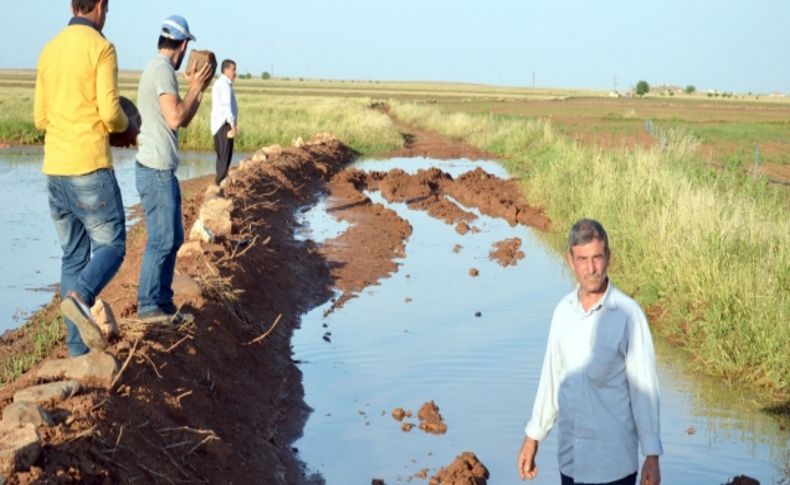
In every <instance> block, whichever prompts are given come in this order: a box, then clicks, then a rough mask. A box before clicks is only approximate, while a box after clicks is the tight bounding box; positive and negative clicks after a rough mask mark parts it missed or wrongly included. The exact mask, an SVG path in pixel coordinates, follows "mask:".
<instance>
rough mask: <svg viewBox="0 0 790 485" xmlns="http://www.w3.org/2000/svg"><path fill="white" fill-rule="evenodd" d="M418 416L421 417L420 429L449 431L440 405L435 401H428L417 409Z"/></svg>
mask: <svg viewBox="0 0 790 485" xmlns="http://www.w3.org/2000/svg"><path fill="white" fill-rule="evenodd" d="M417 417H418V418H420V429H421V430H423V431H425V432H426V433H432V434H444V433H446V432H447V425H446V424H445V423H444V420H443V419H442V415H441V414H439V406H437V405H436V403H435V402H433V401H431V402H426V403H425V404H423V405H422V407H421V408H420V410H419V411H417Z"/></svg>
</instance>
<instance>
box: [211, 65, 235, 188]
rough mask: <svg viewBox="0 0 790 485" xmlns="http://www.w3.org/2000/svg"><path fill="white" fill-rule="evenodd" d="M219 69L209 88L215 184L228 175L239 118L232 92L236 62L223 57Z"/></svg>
mask: <svg viewBox="0 0 790 485" xmlns="http://www.w3.org/2000/svg"><path fill="white" fill-rule="evenodd" d="M220 70H221V71H222V73H221V74H220V76H219V78H218V79H217V80H216V81H215V82H214V87H213V88H211V133H212V134H213V135H214V148H215V149H216V151H217V177H216V179H215V181H216V183H217V185H219V184H220V183H221V182H222V181H223V180H224V179H225V177H227V176H228V168H229V167H230V161H231V159H232V158H233V141H234V140H235V139H236V134H237V123H238V118H239V105H238V104H237V103H236V93H234V92H233V81H235V80H236V63H235V62H233V61H232V60H230V59H225V60H224V61H222V65H221V68H220Z"/></svg>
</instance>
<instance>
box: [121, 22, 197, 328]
mask: <svg viewBox="0 0 790 485" xmlns="http://www.w3.org/2000/svg"><path fill="white" fill-rule="evenodd" d="M194 40H195V37H194V36H193V35H192V34H191V33H190V32H189V24H188V23H187V21H186V19H184V18H183V17H181V16H179V15H171V16H170V17H168V18H166V19H165V20H164V21H163V22H162V30H161V32H160V36H159V42H158V49H159V52H158V53H157V55H156V57H154V59H153V60H152V61H151V62H150V63H149V64H148V66H147V67H146V68H145V70H144V71H143V75H142V77H141V78H140V86H139V88H138V92H137V105H138V109H139V110H140V116H141V117H142V119H143V127H142V130H141V132H140V135H139V137H138V144H139V149H138V151H137V163H136V164H135V179H136V184H137V191H138V192H139V193H140V202H141V204H142V206H143V210H144V212H145V225H146V228H147V231H148V242H147V244H146V247H145V255H144V256H143V263H142V266H141V268H140V284H139V287H138V290H137V315H138V318H139V319H140V320H142V321H145V322H151V323H152V322H163V321H174V320H175V319H176V318H177V317H178V315H177V311H176V307H175V305H173V290H172V288H171V287H172V284H173V272H174V271H175V265H176V253H177V252H178V248H179V247H181V244H182V243H183V242H184V223H183V220H182V216H181V191H180V189H179V186H178V179H177V178H176V173H175V172H176V169H177V168H178V161H179V159H178V129H179V128H182V127H186V126H188V125H189V123H190V121H192V118H193V117H194V116H195V114H196V113H197V110H198V108H199V107H200V101H201V99H202V98H203V91H205V89H206V88H207V87H208V83H209V80H210V79H211V76H212V72H211V68H210V66H209V65H204V66H203V68H202V69H200V70H199V71H197V72H191V73H186V74H185V77H186V79H187V82H188V84H189V89H188V91H187V94H186V96H185V97H184V98H183V99H182V98H181V96H180V95H179V94H178V80H177V79H176V71H177V70H178V69H179V68H180V67H181V62H182V61H183V60H184V56H185V54H186V50H187V45H188V44H189V41H194Z"/></svg>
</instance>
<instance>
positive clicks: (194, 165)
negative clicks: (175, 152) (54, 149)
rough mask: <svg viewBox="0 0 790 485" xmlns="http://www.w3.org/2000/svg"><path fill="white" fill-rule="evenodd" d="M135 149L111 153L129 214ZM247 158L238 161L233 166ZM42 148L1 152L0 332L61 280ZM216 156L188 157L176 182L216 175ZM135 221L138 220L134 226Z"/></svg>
mask: <svg viewBox="0 0 790 485" xmlns="http://www.w3.org/2000/svg"><path fill="white" fill-rule="evenodd" d="M134 155H135V151H134V150H128V149H124V150H115V149H114V150H113V157H114V166H115V172H116V178H117V179H118V185H119V186H120V187H121V194H122V197H123V201H124V207H126V209H127V214H129V211H130V209H131V207H133V206H134V205H136V204H137V203H138V201H139V198H138V195H137V190H136V189H135V186H134ZM243 156H244V154H237V155H235V156H234V161H238V160H240V159H241V158H243ZM42 158H43V149H42V147H20V148H13V149H10V150H2V151H0V183H1V184H2V188H3V189H2V190H1V191H0V207H2V211H0V227H3V231H2V235H0V238H2V247H3V248H4V249H5V248H7V249H5V250H4V252H3V254H2V255H1V256H0V294H2V299H1V300H0V333H2V332H4V331H6V330H8V329H11V328H15V327H17V326H19V325H20V324H21V323H23V322H24V320H25V319H26V318H27V317H29V316H30V315H31V314H32V313H33V312H34V311H35V310H36V309H37V308H39V307H41V306H42V305H44V304H46V303H47V302H49V300H50V299H51V298H52V294H53V293H54V290H53V289H52V285H53V284H54V283H57V282H58V281H59V280H60V256H61V250H60V245H59V243H58V240H57V234H56V233H55V228H54V227H53V225H52V220H51V219H50V217H49V206H48V204H47V187H46V178H45V176H44V175H43V174H42V173H41V163H42ZM215 161H216V155H214V154H213V153H208V152H186V153H184V154H183V156H182V160H181V165H180V166H179V168H178V177H179V179H181V180H186V179H190V178H194V177H199V176H201V175H206V174H209V173H214V170H215ZM132 222H134V221H132Z"/></svg>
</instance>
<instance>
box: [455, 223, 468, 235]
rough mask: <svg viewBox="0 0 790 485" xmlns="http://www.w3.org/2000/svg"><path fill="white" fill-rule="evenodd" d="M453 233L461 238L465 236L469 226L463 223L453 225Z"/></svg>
mask: <svg viewBox="0 0 790 485" xmlns="http://www.w3.org/2000/svg"><path fill="white" fill-rule="evenodd" d="M455 232H457V233H458V234H460V235H462V236H464V235H466V233H468V232H469V224H467V223H465V222H459V223H458V224H456V225H455Z"/></svg>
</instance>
